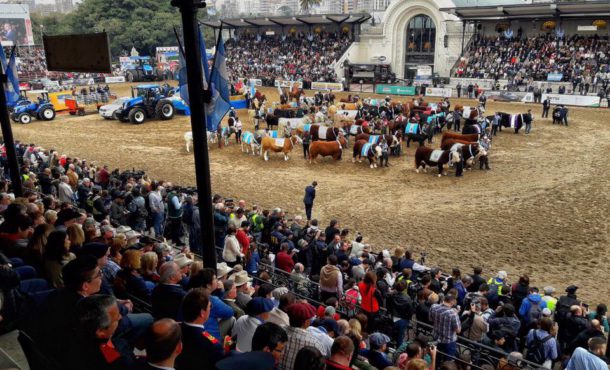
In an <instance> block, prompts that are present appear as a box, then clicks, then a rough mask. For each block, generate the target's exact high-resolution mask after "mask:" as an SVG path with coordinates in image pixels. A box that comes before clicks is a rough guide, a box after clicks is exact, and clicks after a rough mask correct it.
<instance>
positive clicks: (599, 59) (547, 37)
mask: <svg viewBox="0 0 610 370" xmlns="http://www.w3.org/2000/svg"><path fill="white" fill-rule="evenodd" d="M519 36H521V34H519ZM476 37H477V39H476V40H474V41H473V42H472V44H471V46H470V48H469V49H468V50H467V51H465V52H464V55H463V56H462V58H461V59H460V61H459V63H458V66H457V68H456V70H455V71H454V76H455V77H464V78H489V79H495V80H498V79H508V80H509V81H510V82H511V84H513V85H522V84H530V85H531V83H532V82H533V81H547V77H548V74H549V73H561V74H562V75H563V77H562V81H566V82H571V83H573V84H574V85H579V84H580V83H581V82H582V83H583V85H585V84H586V85H588V86H590V87H591V91H592V92H596V90H595V89H596V88H597V87H599V86H602V85H603V86H604V87H606V86H607V84H608V80H610V67H609V62H610V59H609V58H610V50H609V49H610V44H609V42H608V36H598V35H595V36H583V35H572V36H565V37H562V38H558V37H556V36H555V35H554V34H551V33H548V34H544V35H540V36H530V37H526V36H521V37H515V38H512V37H511V38H507V37H504V36H488V37H485V36H480V35H477V36H476ZM575 87H576V86H575ZM575 90H576V89H574V91H575Z"/></svg>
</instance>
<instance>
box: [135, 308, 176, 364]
mask: <svg viewBox="0 0 610 370" xmlns="http://www.w3.org/2000/svg"><path fill="white" fill-rule="evenodd" d="M145 348H146V365H144V366H143V367H142V369H143V370H156V369H173V368H174V367H175V366H174V365H175V363H176V358H177V357H178V356H179V355H180V353H181V352H182V331H181V330H180V325H178V323H176V322H175V321H174V320H172V319H162V320H159V321H157V322H155V323H154V324H153V325H152V326H151V328H150V330H149V332H148V334H147V335H146V338H145Z"/></svg>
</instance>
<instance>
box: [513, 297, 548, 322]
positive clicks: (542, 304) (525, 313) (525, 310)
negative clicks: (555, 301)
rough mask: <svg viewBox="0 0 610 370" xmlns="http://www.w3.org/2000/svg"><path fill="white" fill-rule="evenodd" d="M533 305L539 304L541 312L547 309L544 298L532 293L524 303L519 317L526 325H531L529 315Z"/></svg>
mask: <svg viewBox="0 0 610 370" xmlns="http://www.w3.org/2000/svg"><path fill="white" fill-rule="evenodd" d="M532 303H534V304H535V303H538V305H539V307H540V311H542V310H543V309H545V308H546V302H545V301H543V300H542V297H541V296H540V294H538V293H530V295H528V296H527V298H525V299H524V300H523V301H522V302H521V307H520V308H519V316H521V318H522V319H523V321H524V322H525V323H526V324H529V317H528V316H529V315H528V313H529V312H530V308H531V307H532Z"/></svg>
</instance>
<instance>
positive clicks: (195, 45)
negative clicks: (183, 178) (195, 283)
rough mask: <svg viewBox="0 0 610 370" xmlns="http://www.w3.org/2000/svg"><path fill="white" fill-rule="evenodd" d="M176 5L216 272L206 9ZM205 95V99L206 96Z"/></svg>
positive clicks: (205, 237)
mask: <svg viewBox="0 0 610 370" xmlns="http://www.w3.org/2000/svg"><path fill="white" fill-rule="evenodd" d="M171 4H172V6H174V7H177V8H179V9H180V13H181V15H182V30H183V33H184V52H185V56H184V57H185V60H186V71H187V72H186V73H187V81H188V94H189V100H190V108H191V129H192V132H193V152H194V154H195V178H196V181H197V193H198V195H199V214H200V217H199V219H200V222H201V225H200V226H201V238H202V243H203V250H202V258H203V263H204V265H205V267H209V268H212V269H214V271H216V247H215V238H214V235H215V234H214V210H213V208H212V184H211V178H210V158H209V155H208V144H207V127H206V115H205V106H204V98H205V99H207V100H209V99H210V94H209V92H208V91H204V89H203V71H202V65H201V51H200V50H199V41H198V37H199V28H198V26H197V24H198V22H197V11H198V9H199V8H205V6H206V4H205V1H203V0H172V2H171ZM204 95H205V97H204Z"/></svg>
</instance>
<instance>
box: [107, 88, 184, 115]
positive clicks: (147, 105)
mask: <svg viewBox="0 0 610 370" xmlns="http://www.w3.org/2000/svg"><path fill="white" fill-rule="evenodd" d="M175 111H176V109H175V107H174V104H173V103H172V102H171V101H170V100H168V99H167V98H166V95H165V94H164V91H163V90H162V89H161V87H160V86H159V85H154V84H150V85H138V86H136V87H132V88H131V99H127V100H126V101H125V102H124V103H123V105H122V106H121V108H120V109H117V110H116V111H115V113H116V114H117V118H118V119H119V120H121V121H123V122H127V121H129V122H131V123H135V124H140V123H143V122H144V121H145V120H146V118H155V117H156V118H158V119H161V120H168V119H172V117H173V116H174V113H175Z"/></svg>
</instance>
